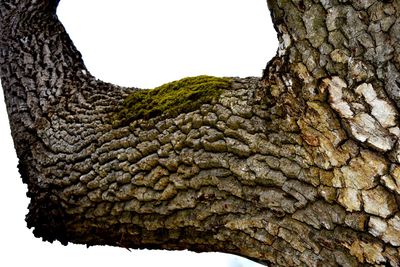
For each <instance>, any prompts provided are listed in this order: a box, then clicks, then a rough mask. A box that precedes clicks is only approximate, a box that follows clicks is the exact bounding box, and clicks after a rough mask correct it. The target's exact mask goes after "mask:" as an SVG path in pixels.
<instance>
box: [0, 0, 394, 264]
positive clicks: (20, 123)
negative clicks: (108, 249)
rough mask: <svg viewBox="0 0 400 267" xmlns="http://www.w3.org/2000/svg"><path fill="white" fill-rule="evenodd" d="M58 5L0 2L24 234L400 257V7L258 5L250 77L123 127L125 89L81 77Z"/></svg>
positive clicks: (296, 256)
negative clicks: (201, 100) (263, 50)
mask: <svg viewBox="0 0 400 267" xmlns="http://www.w3.org/2000/svg"><path fill="white" fill-rule="evenodd" d="M57 4H58V1H56V0H37V1H30V0H0V16H1V17H0V67H1V81H2V85H3V88H4V94H5V101H6V104H7V109H8V114H9V117H10V123H11V130H12V135H13V138H14V143H15V147H16V151H17V154H18V157H19V160H20V163H19V170H20V173H21V176H22V178H23V181H24V182H25V183H27V184H28V189H29V192H28V196H29V197H30V198H31V203H30V206H29V214H28V215H27V219H26V220H27V222H28V226H29V227H34V231H33V232H34V234H35V236H37V237H42V238H43V240H47V241H50V242H51V241H54V240H59V241H61V242H62V243H64V244H67V243H68V242H73V243H79V244H87V245H112V246H120V247H127V248H160V249H190V250H193V251H220V252H228V253H234V254H239V255H242V256H245V257H248V258H251V259H254V260H256V261H259V262H262V263H265V264H270V265H271V266H357V265H363V266H369V265H388V266H400V249H399V247H400V212H399V211H398V206H399V204H400V197H399V196H400V195H399V194H400V165H399V163H400V144H399V142H398V139H399V137H400V128H399V125H398V124H399V122H398V109H399V108H400V73H399V69H400V40H399V39H400V1H398V0H394V1H383V0H380V1H377V0H365V1H356V0H349V1H339V0H319V1H312V0H292V1H287V0H277V1H272V0H268V5H269V8H270V10H271V12H272V18H273V22H274V25H275V28H276V30H277V32H278V38H279V41H280V48H279V51H278V54H277V56H276V57H275V58H274V59H273V60H272V61H271V62H270V63H269V64H268V65H267V68H266V69H265V71H264V75H263V77H262V78H261V79H260V78H245V79H240V78H231V79H230V80H229V83H230V85H229V88H225V89H223V91H222V92H221V93H220V94H219V96H218V97H216V98H215V99H214V100H212V101H211V102H207V103H205V104H203V105H201V106H198V107H195V108H194V110H193V109H192V110H186V109H185V112H184V113H182V114H180V115H177V116H172V115H171V114H172V113H171V114H167V113H165V114H161V115H160V114H159V113H155V114H156V115H157V116H153V115H154V114H149V115H147V116H145V117H143V118H136V119H130V120H129V121H125V122H124V123H121V122H120V121H119V120H118V119H116V118H120V117H118V116H119V115H118V114H120V111H121V110H122V109H124V108H125V109H126V108H127V107H126V102H127V101H124V100H125V99H126V98H127V97H128V96H129V95H130V94H134V93H135V92H137V91H138V90H137V89H135V88H121V87H118V86H115V85H112V84H107V83H104V82H101V81H98V80H96V79H95V78H94V77H93V76H91V75H90V73H89V72H88V70H86V68H85V66H84V64H83V62H82V59H81V55H80V54H79V52H78V51H77V49H76V48H75V47H74V45H73V43H72V42H71V40H70V39H69V37H68V35H67V34H66V32H65V30H64V28H63V26H62V25H61V23H60V22H59V21H58V19H57V17H56V15H55V11H56V7H57ZM124 105H125V106H124ZM128 108H129V107H128ZM134 113H135V112H134ZM158 115H160V116H158ZM166 115H169V116H166Z"/></svg>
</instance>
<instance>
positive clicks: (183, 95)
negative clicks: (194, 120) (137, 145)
mask: <svg viewBox="0 0 400 267" xmlns="http://www.w3.org/2000/svg"><path fill="white" fill-rule="evenodd" d="M230 86H231V79H230V78H219V77H213V76H205V75H202V76H196V77H188V78H184V79H181V80H178V81H173V82H170V83H167V84H164V85H161V86H159V87H156V88H154V89H148V90H138V91H135V92H133V93H132V94H130V95H129V96H128V97H127V98H126V99H125V101H124V102H123V104H122V108H121V110H120V111H119V114H118V121H119V123H122V124H127V123H130V122H132V121H134V120H138V119H150V118H154V117H158V116H162V117H163V118H166V117H175V116H177V115H179V114H180V113H187V112H191V111H194V110H196V109H199V108H200V106H201V105H203V104H211V103H212V102H213V101H215V100H216V99H217V98H218V97H219V96H220V95H221V93H222V91H223V90H225V89H228V88H230Z"/></svg>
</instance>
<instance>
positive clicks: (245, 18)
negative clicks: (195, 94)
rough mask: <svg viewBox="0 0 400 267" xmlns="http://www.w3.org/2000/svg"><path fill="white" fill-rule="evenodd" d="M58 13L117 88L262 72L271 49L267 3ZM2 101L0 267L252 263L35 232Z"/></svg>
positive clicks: (96, 69)
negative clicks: (88, 243)
mask: <svg viewBox="0 0 400 267" xmlns="http://www.w3.org/2000/svg"><path fill="white" fill-rule="evenodd" d="M58 15H59V17H60V19H61V21H62V22H63V23H64V25H65V27H66V29H67V31H68V32H69V34H70V36H71V38H72V40H73V41H74V42H75V45H76V46H77V47H78V49H79V50H80V51H81V53H82V54H83V58H84V60H85V63H86V66H87V67H88V69H89V71H90V72H91V73H92V74H93V75H95V76H96V77H97V78H99V79H102V80H105V81H107V82H112V83H115V84H119V85H124V86H135V87H140V88H152V87H155V86H158V85H161V84H163V83H166V82H169V81H173V80H176V79H180V78H183V77H186V76H195V75H201V74H208V75H214V76H240V77H246V76H260V75H261V73H262V69H263V68H264V67H265V65H266V63H267V61H268V60H269V59H270V58H271V57H272V56H273V55H274V54H275V51H276V49H277V46H278V44H277V41H276V34H275V32H274V30H273V27H272V25H271V19H270V17H269V11H268V8H267V4H266V1H265V0H113V1H111V0H84V1H82V0H62V1H61V3H60V6H59V8H58ZM0 98H1V101H0V129H1V135H0V162H1V164H0V168H1V170H0V174H1V182H0V249H1V250H0V266H23V265H25V266H26V265H29V266H41V267H50V266H58V267H64V266H65V267H67V266H68V267H71V266H95V267H103V266H104V267H105V266H107V267H110V266H146V267H156V266H163V267H183V266H185V267H187V266H190V267H197V266H199V267H200V266H201V267H204V266H210V267H214V266H215V267H228V266H229V267H240V266H241V267H254V266H258V265H257V264H255V263H252V262H250V261H247V260H245V259H242V258H239V257H236V256H231V255H226V254H220V253H202V254H196V253H190V252H165V251H147V250H143V251H132V252H129V251H128V250H126V249H120V248H111V247H91V248H89V249H86V247H85V246H78V245H68V246H67V247H64V246H62V245H60V244H59V243H58V242H55V243H54V244H50V243H44V242H42V241H41V240H40V239H36V238H34V237H33V235H32V233H31V230H29V229H27V228H26V224H25V221H24V217H25V214H26V213H27V205H28V202H29V201H28V199H27V198H26V196H25V193H26V186H25V185H23V184H22V181H21V179H20V178H19V174H18V171H17V168H16V166H17V159H16V156H15V151H14V148H13V143H12V140H11V136H10V132H9V125H8V120H7V115H6V109H5V106H4V102H3V101H2V100H3V93H2V90H0Z"/></svg>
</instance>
